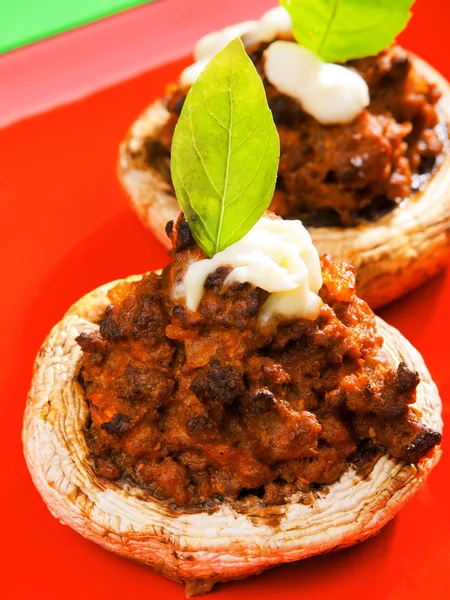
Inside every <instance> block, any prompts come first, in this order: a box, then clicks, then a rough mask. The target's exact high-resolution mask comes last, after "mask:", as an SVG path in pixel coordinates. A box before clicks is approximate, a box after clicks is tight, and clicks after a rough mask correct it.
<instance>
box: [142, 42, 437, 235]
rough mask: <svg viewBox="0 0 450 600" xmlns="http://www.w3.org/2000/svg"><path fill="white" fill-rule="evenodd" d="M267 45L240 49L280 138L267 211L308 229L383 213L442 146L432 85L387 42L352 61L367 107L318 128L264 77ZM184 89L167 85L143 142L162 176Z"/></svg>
mask: <svg viewBox="0 0 450 600" xmlns="http://www.w3.org/2000/svg"><path fill="white" fill-rule="evenodd" d="M267 46H268V44H259V45H256V46H253V47H250V48H248V52H249V55H250V58H251V59H252V61H253V63H254V64H255V66H256V68H257V69H258V72H259V73H260V75H261V77H262V80H263V84H264V87H265V90H266V94H267V99H268V102H269V106H270V109H271V110H272V114H273V117H274V120H275V123H276V125H277V129H278V133H279V136H280V144H281V156H280V164H279V170H278V180H277V186H276V191H275V195H274V198H273V201H272V204H271V210H272V211H273V212H275V213H276V214H278V215H280V216H282V217H283V218H293V219H301V220H302V222H303V224H304V225H310V226H344V227H348V226H354V225H357V224H358V223H359V222H361V221H374V220H376V219H378V218H380V217H381V216H383V215H384V214H387V213H388V212H389V211H391V210H392V209H393V208H395V206H397V205H398V204H399V203H400V202H401V201H402V200H404V199H405V198H407V197H408V196H410V195H411V194H412V193H414V192H417V191H419V190H420V189H421V188H422V187H423V186H424V185H425V183H426V182H427V181H428V179H429V178H430V176H431V175H432V173H433V172H434V170H435V168H436V167H437V166H438V164H439V161H440V160H441V158H442V155H443V152H444V151H446V149H447V144H448V131H447V127H446V125H444V124H442V123H440V120H439V115H438V112H437V109H436V104H437V102H438V100H439V98H440V95H441V94H440V92H439V90H438V88H437V86H436V85H435V84H433V83H429V82H427V81H426V80H425V79H424V78H423V77H422V76H421V75H420V74H419V73H418V71H417V70H416V68H415V67H414V66H413V63H412V60H411V57H410V55H409V54H408V52H406V50H404V49H403V48H400V47H399V46H391V47H389V48H387V49H386V50H384V51H382V52H380V53H379V54H378V55H377V56H372V57H368V58H363V59H359V60H353V61H350V62H348V63H347V66H349V67H351V68H352V69H355V70H356V71H357V72H358V73H359V74H360V75H361V76H362V77H363V78H364V79H365V81H366V82H367V84H368V86H369V91H370V99H371V102H370V105H369V106H368V107H367V109H365V110H363V111H362V112H361V113H360V114H359V115H358V117H357V118H356V119H355V120H354V121H352V122H351V123H347V124H338V125H322V124H320V123H319V122H318V121H316V120H315V119H314V117H312V116H310V115H308V114H307V113H305V112H304V111H303V110H302V109H301V106H300V105H299V103H298V102H297V101H296V100H294V99H292V98H290V97H288V96H286V95H285V94H282V93H280V92H279V91H278V90H277V89H276V88H275V87H274V86H273V85H271V84H270V83H269V81H268V80H267V78H266V77H265V74H264V58H263V52H264V50H265V48H266V47H267ZM188 90H189V88H188V87H177V86H175V85H174V86H171V87H170V88H169V90H168V95H167V97H166V98H165V100H164V102H165V105H166V108H167V109H168V110H169V112H170V117H169V119H168V121H167V122H166V124H165V125H164V127H163V128H162V130H161V131H160V132H158V138H151V139H148V140H147V142H146V144H145V150H144V154H145V156H143V157H142V159H143V161H144V164H146V163H147V164H149V163H150V164H152V165H153V166H156V167H157V168H159V169H160V170H161V171H162V172H163V173H164V175H165V176H166V177H167V179H168V180H170V172H169V169H168V168H167V161H168V158H169V156H170V148H171V144H172V137H173V131H174V128H175V125H176V123H177V121H178V117H179V114H180V112H181V109H182V107H183V103H184V99H185V97H186V94H187V92H188Z"/></svg>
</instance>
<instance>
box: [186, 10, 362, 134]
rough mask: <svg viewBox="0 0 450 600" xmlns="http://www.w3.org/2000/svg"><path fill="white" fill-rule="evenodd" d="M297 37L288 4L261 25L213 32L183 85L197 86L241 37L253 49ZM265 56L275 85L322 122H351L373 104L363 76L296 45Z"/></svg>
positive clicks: (196, 53)
mask: <svg viewBox="0 0 450 600" xmlns="http://www.w3.org/2000/svg"><path fill="white" fill-rule="evenodd" d="M291 33H292V21H291V17H290V15H289V13H288V12H287V10H286V9H285V8H284V7H282V6H278V7H276V8H272V9H271V10H269V11H268V12H266V13H265V14H264V15H263V16H262V17H261V19H260V20H259V21H245V22H244V23H239V24H237V25H233V26H231V27H226V28H225V29H222V30H221V31H215V32H213V33H209V34H208V35H205V36H204V37H202V38H201V39H200V40H199V41H198V42H197V45H196V46H195V51H194V58H195V61H196V62H194V63H193V64H192V65H190V66H189V67H187V68H186V69H185V70H184V71H183V72H182V74H181V77H180V83H181V85H193V84H194V83H195V82H196V81H197V78H198V76H199V75H200V73H201V72H202V71H203V69H204V68H205V67H206V65H207V64H208V63H209V61H210V60H211V59H212V58H213V57H214V56H215V55H216V54H217V53H218V52H220V51H221V50H223V48H225V46H227V45H228V44H229V43H230V42H231V41H232V40H234V39H235V38H237V37H241V38H242V41H243V42H244V44H245V45H246V46H252V45H253V44H258V43H261V42H273V40H275V39H276V38H277V36H279V35H286V34H291ZM264 54H265V59H266V62H265V72H266V75H267V78H268V80H269V81H270V83H271V84H272V85H274V86H275V87H276V88H277V89H278V90H279V91H280V92H282V93H283V94H286V95H288V96H291V97H292V98H294V99H295V100H297V101H298V102H299V103H300V104H301V106H302V108H303V110H304V111H305V112H307V113H308V114H310V115H312V116H313V117H314V118H315V119H316V120H317V121H319V123H323V124H324V125H328V124H334V123H349V122H350V121H353V119H355V117H357V116H358V114H359V113H360V112H361V111H362V110H363V109H364V108H365V107H366V106H368V104H369V102H370V98H369V88H368V87H367V84H366V82H365V81H364V79H363V78H362V77H361V76H360V75H359V74H358V73H356V72H355V71H352V70H351V69H349V68H347V67H343V66H341V65H335V64H333V63H325V62H323V61H322V60H321V59H320V58H319V57H318V56H316V55H315V54H314V53H312V52H311V51H309V50H307V49H306V48H303V47H302V46H300V45H299V44H297V43H296V42H287V41H282V40H278V41H274V42H273V43H272V44H270V46H269V47H268V48H267V49H266V51H265V53H264Z"/></svg>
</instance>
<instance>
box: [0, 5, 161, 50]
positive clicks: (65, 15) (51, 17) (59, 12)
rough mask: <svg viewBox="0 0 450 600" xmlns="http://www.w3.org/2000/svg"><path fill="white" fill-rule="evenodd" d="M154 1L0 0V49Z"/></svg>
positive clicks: (12, 46) (11, 47) (35, 39)
mask: <svg viewBox="0 0 450 600" xmlns="http://www.w3.org/2000/svg"><path fill="white" fill-rule="evenodd" d="M151 1H153V0H0V52H5V51H7V50H12V49H13V48H18V47H19V46H23V45H25V44H29V43H31V42H35V41H37V40H40V39H43V38H46V37H49V36H51V35H54V34H56V33H61V32H62V31H66V30H67V29H72V28H73V27H78V26H79V25H84V24H86V23H90V22H91V21H95V20H97V19H101V18H102V17H106V16H108V15H112V14H114V13H117V12H119V11H121V10H125V9H127V8H132V7H133V6H138V5H140V4H146V3H147V2H151Z"/></svg>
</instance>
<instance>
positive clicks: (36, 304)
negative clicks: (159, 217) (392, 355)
mask: <svg viewBox="0 0 450 600" xmlns="http://www.w3.org/2000/svg"><path fill="white" fill-rule="evenodd" d="M273 3H274V2H273V0H272V1H268V0H247V2H242V1H241V0H227V1H226V2H223V0H220V2H219V1H215V0H214V1H213V0H190V2H186V0H165V1H164V2H158V3H157V4H155V5H150V6H146V7H144V8H140V9H136V10H133V11H130V12H128V13H125V14H124V15H121V16H119V17H114V18H112V19H108V20H106V21H103V22H101V23H98V24H95V25H93V26H89V27H87V28H84V29H80V30H77V31H75V32H71V33H70V34H66V35H64V36H60V37H58V38H55V39H53V40H49V41H47V42H43V43H41V44H37V45H35V46H32V47H30V48H27V49H23V50H20V51H17V52H14V53H11V54H8V55H5V56H3V57H1V58H0V81H2V83H3V85H2V91H1V93H0V104H1V109H0V118H1V119H3V121H5V120H6V119H7V118H12V117H15V118H18V117H20V116H23V115H32V114H33V112H34V111H36V110H40V109H42V108H49V107H51V106H52V103H53V106H54V105H55V102H62V101H64V102H68V101H69V100H70V99H71V98H72V99H73V98H76V97H80V96H82V95H83V94H86V93H87V92H91V91H92V90H94V89H96V88H97V89H98V88H99V86H100V87H101V86H104V85H105V84H106V85H110V84H111V83H114V82H116V85H114V86H112V87H107V88H104V89H101V90H100V91H98V92H97V93H95V94H94V95H90V96H88V97H86V98H84V99H82V100H78V101H76V102H73V103H69V104H66V105H63V106H59V107H57V108H53V110H51V111H50V112H47V113H45V114H40V115H35V116H31V117H30V118H28V119H26V120H22V121H21V122H16V123H14V124H13V125H11V126H9V127H6V128H4V129H3V130H1V131H0V199H1V206H2V217H1V225H2V232H1V236H0V246H1V256H2V259H3V260H2V263H3V264H2V282H3V283H2V293H1V296H0V302H1V310H0V314H1V320H2V325H1V336H2V342H3V343H2V348H1V357H0V358H1V363H0V364H1V369H0V373H1V375H0V376H1V378H2V385H1V391H2V404H3V406H2V408H3V410H2V414H3V417H2V428H1V440H2V442H5V444H4V449H3V451H2V456H3V467H2V469H1V475H0V485H1V490H0V503H1V509H2V511H1V526H2V540H3V542H2V548H3V558H2V561H1V562H2V573H3V576H2V577H1V579H0V597H2V598H5V600H6V599H7V600H9V599H10V598H26V599H31V598H33V599H45V600H52V599H58V600H59V599H60V598H64V599H65V600H70V599H71V598H73V599H75V598H76V599H78V598H79V597H80V596H81V597H84V598H88V599H90V598H95V597H97V596H98V597H103V598H108V599H109V600H113V599H115V598H120V599H122V598H133V597H136V598H144V597H146V598H157V597H159V598H179V599H181V598H183V595H184V592H183V588H182V587H181V586H180V585H178V584H176V583H173V582H171V581H169V580H167V579H165V578H164V577H163V576H161V575H159V574H157V573H155V572H154V571H152V570H151V569H149V568H146V567H142V566H138V565H136V564H134V563H131V562H128V561H127V560H125V559H122V558H118V557H116V556H114V555H112V554H110V553H108V552H107V551H105V550H103V549H101V548H100V547H98V546H96V545H95V544H93V543H91V542H89V541H87V540H85V539H84V538H82V537H81V536H79V535H78V534H77V533H75V532H74V531H72V530H71V529H69V528H68V527H63V526H62V525H60V524H59V523H58V521H57V520H56V519H54V518H53V517H52V516H51V515H50V513H49V512H48V510H47V509H46V507H45V505H44V503H43V502H42V500H41V498H40V496H39V494H38V493H37V491H36V490H35V488H34V486H33V484H32V483H31V479H30V477H29V475H28V472H27V470H26V467H25V463H24V460H23V456H22V446H21V441H20V429H21V421H22V413H23V408H24V402H25V396H26V393H27V390H28V386H29V382H30V377H31V367H32V364H33V360H34V356H35V354H36V352H37V350H38V348H39V345H40V344H41V343H42V341H43V339H44V337H45V335H46V334H47V332H48V330H49V329H50V327H51V326H52V325H53V324H54V323H55V322H56V321H57V320H58V319H60V318H61V316H62V314H63V312H64V311H65V309H66V308H67V307H68V306H69V305H70V303H71V302H73V301H74V300H76V299H77V298H78V297H80V296H81V295H83V294H84V293H86V292H87V291H89V290H90V289H92V288H94V287H95V286H97V285H99V284H101V283H104V282H106V281H109V280H111V279H115V278H118V277H123V276H125V275H128V274H131V273H139V272H141V271H146V270H149V269H156V268H159V267H162V266H163V265H164V264H165V263H166V262H167V256H166V252H165V251H164V249H163V248H162V247H161V245H160V244H159V243H158V242H157V241H156V240H155V238H154V237H153V236H152V235H151V234H149V233H148V232H147V231H145V230H144V229H143V228H142V226H141V225H140V224H139V223H138V221H137V219H136V218H135V216H134V215H133V214H132V212H131V211H130V210H129V209H128V207H127V204H126V200H125V197H124V195H123V193H122V192H121V190H120V188H119V185H118V183H117V179H116V176H115V161H116V156H117V146H118V143H119V141H120V139H121V137H122V136H123V135H124V133H125V131H126V129H127V127H128V125H129V124H130V123H131V122H132V121H133V119H134V118H135V117H136V116H137V114H138V113H139V111H140V110H142V109H143V107H144V106H145V105H146V104H147V103H149V102H150V101H151V100H153V99H154V98H156V97H157V96H160V95H161V94H162V93H163V91H164V87H165V84H166V83H168V82H169V81H171V80H173V79H175V77H176V75H177V73H178V72H179V71H180V69H181V68H182V67H183V66H184V65H185V64H187V61H188V59H187V58H182V56H183V54H186V52H187V49H188V48H190V47H192V45H193V42H194V41H195V39H196V38H197V37H198V36H199V35H201V34H203V33H205V32H206V31H207V30H208V29H210V28H217V27H219V26H222V25H226V24H230V23H232V22H234V21H238V20H243V19H248V18H251V17H256V16H257V15H258V14H259V13H260V12H262V11H263V10H265V9H266V8H268V7H269V6H270V5H272V4H273ZM449 22H450V4H449V3H448V1H447V0H434V1H433V2H430V1H427V0H419V1H418V2H417V5H416V7H415V17H414V19H413V21H412V22H411V24H410V26H409V28H408V30H407V32H406V33H405V34H404V35H403V37H402V41H403V43H404V44H405V45H406V46H407V47H408V48H410V49H411V50H413V51H414V52H416V53H417V54H419V55H420V56H422V57H423V58H425V59H427V60H428V61H430V62H431V63H432V64H433V65H434V66H435V67H437V68H438V69H439V70H441V72H443V73H444V75H447V77H449V78H450V65H449V64H448V62H447V57H448V53H447V52H446V50H444V49H443V48H445V47H446V41H447V39H448V23H449ZM442 42H444V43H442ZM177 58H178V59H179V60H176V61H175V62H174V59H177ZM167 59H170V60H172V62H171V63H169V64H168V63H167ZM149 67H151V69H150V70H147V71H146V72H144V73H143V74H141V75H139V76H137V77H134V78H132V79H127V78H128V77H130V76H131V75H132V74H135V73H137V72H139V71H141V72H142V69H143V68H147V69H148V68H149ZM119 81H120V83H117V82H119ZM449 304H450V273H449V272H447V273H444V274H441V275H439V276H437V277H435V278H434V279H433V280H432V281H430V282H429V283H428V284H426V285H424V286H423V287H422V288H421V289H419V290H417V291H416V292H414V293H412V294H410V295H409V296H408V297H406V298H403V299H402V300H400V301H398V302H396V303H395V304H393V305H391V306H390V307H389V308H386V309H384V310H383V311H382V313H381V314H382V316H383V317H384V318H385V319H386V320H387V321H388V322H389V323H391V324H393V325H395V326H396V327H398V328H399V329H400V330H401V331H402V332H403V333H404V334H405V335H406V336H407V337H408V338H409V339H410V340H411V342H412V343H413V344H414V345H415V346H416V347H417V348H418V349H419V350H420V352H421V353H422V355H423V356H424V358H425V361H426V362H427V365H428V367H429V368H430V370H431V373H432V375H433V376H434V379H435V381H436V383H437V385H438V387H439V389H440V391H441V395H442V399H443V402H444V418H445V416H447V417H448V416H449V405H450V368H449V364H448V360H449V353H448V339H449V337H450V335H449V334H450V323H449V319H448V314H447V311H448V306H449ZM449 493H450V454H448V453H444V457H443V459H442V461H441V463H440V464H439V466H438V467H437V468H436V470H435V472H433V474H432V475H431V478H430V481H429V483H428V484H427V485H426V486H425V488H424V489H422V490H421V492H419V494H417V496H416V497H415V498H414V499H413V500H412V501H411V502H410V503H409V504H408V505H407V506H406V508H405V509H404V510H403V511H402V512H401V514H400V515H399V516H398V517H397V518H396V519H395V520H394V521H393V522H391V523H390V524H389V525H388V526H387V527H386V528H385V529H384V530H383V531H382V532H381V533H380V535H379V536H378V537H376V538H374V539H372V540H370V541H368V542H365V543H364V544H362V545H361V546H359V547H355V548H352V549H349V550H345V551H342V552H340V553H337V554H333V555H328V556H323V557H318V558H314V559H309V560H305V561H303V562H300V563H294V564H291V565H287V566H283V567H280V568H278V569H275V570H273V571H270V572H268V573H266V574H264V575H262V576H260V577H252V578H250V579H248V580H245V581H241V582H236V583H230V584H227V585H222V586H219V587H218V588H217V590H216V591H215V592H213V593H214V595H215V596H216V597H221V598H230V599H231V598H233V600H238V599H239V598H242V599H244V598H245V599H248V598H258V599H261V598H273V597H279V596H280V597H283V598H301V597H304V596H305V595H309V594H314V596H315V597H316V598H333V599H335V600H338V599H339V598H347V597H349V596H350V597H355V596H360V597H364V598H365V599H366V600H370V599H377V600H379V599H383V600H410V599H412V598H414V599H415V598H450V581H449V571H450V511H449V509H448V495H449Z"/></svg>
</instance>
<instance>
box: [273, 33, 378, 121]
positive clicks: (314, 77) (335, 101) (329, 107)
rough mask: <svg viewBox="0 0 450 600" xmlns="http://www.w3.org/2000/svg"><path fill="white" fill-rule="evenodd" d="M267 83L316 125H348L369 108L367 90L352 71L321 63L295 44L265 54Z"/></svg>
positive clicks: (282, 44) (278, 46) (279, 44)
mask: <svg viewBox="0 0 450 600" xmlns="http://www.w3.org/2000/svg"><path fill="white" fill-rule="evenodd" d="M264 56H265V64H264V70H265V73H266V77H267V79H268V80H269V81H270V83H271V84H272V85H274V86H275V87H276V88H277V89H278V90H279V91H280V92H281V93H282V94H286V95H287V96H291V98H294V99H295V100H297V101H298V102H299V103H300V104H301V106H302V108H303V110H304V111H305V112H307V113H308V114H310V115H312V116H313V117H314V118H315V119H316V120H317V121H319V123H323V124H324V125H330V124H333V123H349V122H350V121H353V119H355V118H356V117H357V116H358V115H359V113H360V112H361V111H362V110H363V109H364V108H365V107H366V106H368V105H369V103H370V96H369V88H368V86H367V83H366V82H365V81H364V79H363V78H362V77H361V75H359V74H358V73H356V72H355V71H352V70H351V69H348V68H347V67H343V66H341V65H335V64H333V63H326V62H323V61H322V60H321V59H320V58H319V57H318V56H316V55H315V54H314V53H313V52H311V51H310V50H307V49H306V48H303V47H302V46H300V45H299V44H297V43H295V42H284V41H281V40H279V41H275V42H273V43H272V44H270V46H269V47H268V48H267V49H266V50H265V52H264Z"/></svg>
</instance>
